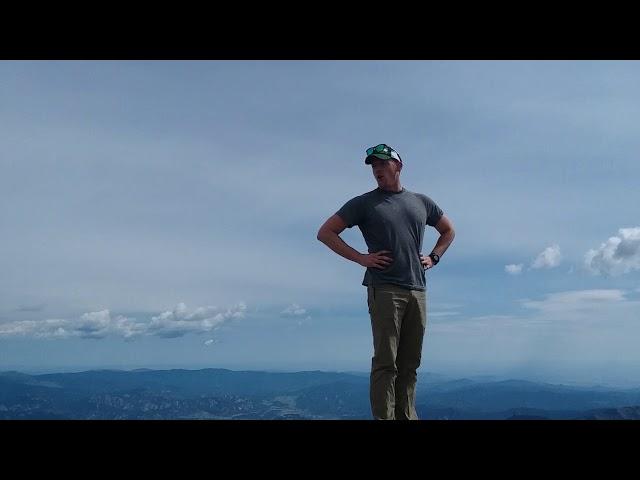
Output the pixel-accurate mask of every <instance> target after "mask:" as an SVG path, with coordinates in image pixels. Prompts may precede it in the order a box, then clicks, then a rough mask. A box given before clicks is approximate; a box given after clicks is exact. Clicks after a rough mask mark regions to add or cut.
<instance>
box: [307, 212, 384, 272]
mask: <svg viewBox="0 0 640 480" xmlns="http://www.w3.org/2000/svg"><path fill="white" fill-rule="evenodd" d="M345 228H347V225H346V224H345V223H344V220H342V218H340V216H339V215H332V216H331V217H329V219H328V220H327V221H326V222H324V224H323V225H322V226H321V227H320V230H318V236H317V238H318V240H320V241H321V242H322V243H324V244H325V245H326V246H327V247H329V248H330V249H331V250H333V251H334V252H336V253H337V254H338V255H340V256H342V257H344V258H346V259H347V260H351V261H352V262H356V263H357V264H358V265H362V266H363V267H374V268H385V267H388V266H389V265H390V264H391V262H392V261H393V259H392V258H390V257H388V256H385V253H391V252H389V251H388V250H381V251H380V252H376V253H369V254H362V253H360V252H358V251H357V250H356V249H354V248H352V247H351V246H349V245H348V244H347V243H346V242H345V241H344V240H342V238H340V234H341V233H342V232H343V230H344V229H345Z"/></svg>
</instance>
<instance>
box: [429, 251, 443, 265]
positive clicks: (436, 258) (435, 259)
mask: <svg viewBox="0 0 640 480" xmlns="http://www.w3.org/2000/svg"><path fill="white" fill-rule="evenodd" d="M429 258H430V259H431V260H433V264H434V265H437V264H438V262H439V261H440V255H438V254H437V253H434V252H431V253H430V254H429Z"/></svg>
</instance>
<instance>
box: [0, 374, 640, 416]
mask: <svg viewBox="0 0 640 480" xmlns="http://www.w3.org/2000/svg"><path fill="white" fill-rule="evenodd" d="M416 408H417V411H418V415H419V416H420V418H421V419H425V420H456V419H465V420H470V419H473V420H476V419H477V420H479V419H491V420H506V419H511V420H525V419H527V420H534V419H587V420H598V419H607V420H611V419H640V389H638V388H635V389H619V388H607V387H576V386H567V385H556V384H550V383H538V382H531V381H524V380H492V379H487V378H449V377H445V376H442V375H436V374H431V373H424V374H421V375H420V376H419V381H418V388H417V401H416ZM0 419H239V420H240V419H312V420H315V419H318V420H320V419H349V420H356V419H362V420H367V419H371V413H370V407H369V377H368V374H360V373H340V372H321V371H310V372H295V373H274V372H259V371H233V370H226V369H215V368H208V369H200V370H186V369H176V370H149V369H138V370H131V371H125V370H90V371H84V372H76V373H48V374H39V375H29V374H25V373H21V372H16V371H9V372H0Z"/></svg>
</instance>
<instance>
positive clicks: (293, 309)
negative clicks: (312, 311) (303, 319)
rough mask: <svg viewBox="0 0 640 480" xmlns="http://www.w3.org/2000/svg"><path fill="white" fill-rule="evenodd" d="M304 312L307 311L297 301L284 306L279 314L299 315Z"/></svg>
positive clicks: (284, 315)
mask: <svg viewBox="0 0 640 480" xmlns="http://www.w3.org/2000/svg"><path fill="white" fill-rule="evenodd" d="M305 313H307V311H306V310H305V309H304V308H302V307H301V306H300V305H298V304H297V303H292V304H291V305H289V306H288V307H287V308H285V309H284V310H283V311H282V312H280V314H281V315H282V316H283V317H300V316H302V315H304V314H305Z"/></svg>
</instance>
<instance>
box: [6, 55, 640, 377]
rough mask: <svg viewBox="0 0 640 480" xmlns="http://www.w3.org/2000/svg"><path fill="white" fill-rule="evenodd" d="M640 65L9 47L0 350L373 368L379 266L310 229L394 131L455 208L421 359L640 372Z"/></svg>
mask: <svg viewBox="0 0 640 480" xmlns="http://www.w3.org/2000/svg"><path fill="white" fill-rule="evenodd" d="M639 85H640V63H638V62H635V61H344V60H343V61H1V62H0V146H1V148H0V168H1V172H2V174H1V175H0V232H1V233H2V243H1V245H2V248H1V249H0V271H1V272H2V275H0V370H20V371H31V372H44V371H78V370H83V369H89V368H118V369H133V368H143V367H145V368H209V367H211V368H230V369H235V370H271V371H302V370H325V371H328V370H330V371H361V372H366V371H368V370H369V368H370V365H371V356H372V354H373V351H372V341H371V327H370V320H369V317H368V311H367V305H366V289H365V288H364V287H363V286H362V285H361V283H362V277H363V274H364V269H363V267H361V266H360V265H358V264H356V263H353V262H350V261H348V260H345V259H343V258H342V257H340V256H338V255H336V254H335V253H333V252H332V251H331V250H329V249H328V247H326V246H325V245H324V244H322V243H321V242H319V241H318V240H317V239H316V234H317V231H318V228H319V227H320V225H321V224H322V223H323V222H324V221H325V220H326V219H327V218H328V217H330V216H331V215H333V214H334V213H335V212H336V211H337V210H338V209H339V208H340V207H341V206H342V205H343V204H344V203H345V202H346V201H348V200H349V199H351V198H353V197H355V196H357V195H360V194H362V193H365V192H367V191H370V190H372V189H374V188H376V183H375V179H374V178H373V175H372V172H371V168H370V166H367V165H365V164H364V156H365V154H364V151H365V149H366V148H367V147H370V146H373V145H376V144H378V143H387V144H389V145H391V146H392V147H394V148H395V149H396V150H397V151H398V152H400V155H401V156H402V158H403V161H404V168H403V171H402V175H401V182H402V185H403V186H404V187H405V188H406V189H408V190H410V191H415V192H420V193H424V194H426V195H428V196H430V197H431V198H432V199H433V200H434V201H435V202H436V203H437V204H438V205H439V206H440V207H441V208H442V209H443V211H444V212H445V214H446V215H447V216H448V217H449V218H450V219H451V221H452V222H453V224H454V227H455V230H456V238H455V240H454V242H453V244H452V245H451V246H450V247H449V250H448V251H447V252H446V253H445V255H444V256H443V257H442V259H441V262H440V263H439V264H438V265H437V266H436V267H435V268H434V269H432V270H429V271H428V272H427V303H428V307H427V308H428V318H427V333H426V337H425V344H424V349H423V358H422V365H421V367H420V372H434V373H441V374H445V375H453V376H472V375H501V376H508V377H513V378H528V379H535V380H544V381H552V382H564V383H571V382H573V383H590V384H596V383H597V384H603V385H623V384H624V385H637V386H640V349H638V348H637V339H638V338H640V318H639V317H640V315H639V314H640V272H639V271H638V270H640V218H638V209H637V205H638V204H640V193H639V189H638V188H637V179H638V177H639V176H640V175H639V174H640V162H638V154H639V153H640V87H639ZM634 205H636V207H634ZM437 237H438V233H437V231H436V230H435V229H433V228H431V227H427V228H426V231H425V239H424V245H423V252H424V253H426V254H428V253H429V252H430V251H431V249H432V247H433V246H434V245H435V243H436V241H437ZM342 238H343V239H344V240H345V241H346V242H347V243H349V244H350V245H351V246H352V247H354V248H355V249H357V250H359V251H361V252H365V251H366V245H365V243H364V240H363V239H362V236H361V234H360V231H359V230H358V229H357V227H356V228H352V229H347V230H345V231H344V233H343V234H342Z"/></svg>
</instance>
